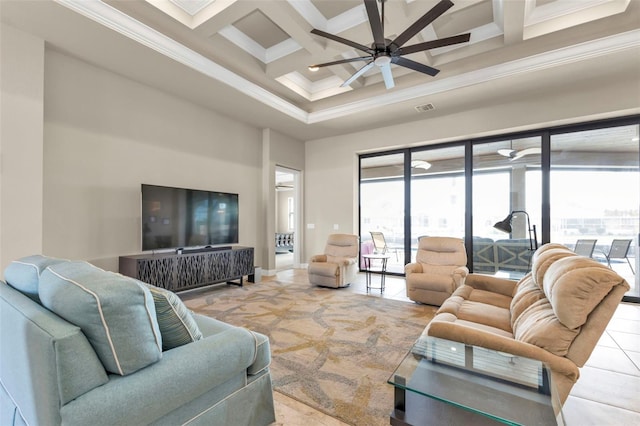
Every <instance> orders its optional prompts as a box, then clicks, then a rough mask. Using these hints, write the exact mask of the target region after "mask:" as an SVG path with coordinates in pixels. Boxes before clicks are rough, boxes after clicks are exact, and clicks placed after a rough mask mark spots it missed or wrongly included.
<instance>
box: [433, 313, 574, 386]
mask: <svg viewBox="0 0 640 426" xmlns="http://www.w3.org/2000/svg"><path fill="white" fill-rule="evenodd" d="M454 321H455V315H453V314H450V313H441V314H438V315H436V316H435V318H434V319H433V320H431V322H430V323H429V325H428V326H427V328H426V329H425V330H424V332H423V333H422V334H423V335H428V336H433V337H440V338H442V339H447V340H453V341H456V342H461V343H464V344H465V345H471V346H479V347H482V348H487V349H492V350H495V351H500V352H506V353H508V354H512V355H516V356H522V357H525V358H532V359H537V360H539V361H542V362H544V363H546V364H547V365H548V366H549V368H550V369H551V370H553V371H555V372H557V373H560V374H562V375H563V376H566V377H567V378H568V379H570V380H571V381H572V382H575V381H576V380H578V377H579V376H580V371H579V369H578V367H577V366H576V365H575V364H574V363H573V362H572V361H571V360H569V359H567V358H565V357H561V356H557V355H554V354H552V353H551V352H549V351H547V350H544V349H542V348H540V347H538V346H535V345H532V344H530V343H525V342H521V341H519V340H515V339H514V338H511V337H506V336H501V335H499V334H495V333H491V332H488V331H484V330H481V329H478V328H474V327H469V326H466V325H463V324H457V323H455V322H454Z"/></svg>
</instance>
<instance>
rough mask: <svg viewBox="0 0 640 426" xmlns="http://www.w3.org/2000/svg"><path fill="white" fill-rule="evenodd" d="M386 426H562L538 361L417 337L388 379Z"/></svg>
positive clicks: (548, 373)
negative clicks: (390, 398) (390, 404)
mask: <svg viewBox="0 0 640 426" xmlns="http://www.w3.org/2000/svg"><path fill="white" fill-rule="evenodd" d="M388 383H389V384H392V385H393V386H394V388H395V398H394V410H393V412H392V413H391V419H390V423H391V424H392V425H416V426H417V425H430V424H433V425H449V424H450V425H458V424H473V425H495V424H510V425H555V424H558V425H564V420H563V417H562V412H561V408H562V405H561V404H560V401H559V400H558V397H557V394H556V392H555V390H554V386H553V383H552V382H551V371H550V370H548V368H547V367H546V365H545V364H544V363H542V362H541V361H538V360H534V359H529V358H524V357H520V356H514V355H510V354H507V353H503V352H497V351H493V350H489V349H485V348H481V347H477V346H468V345H465V344H463V343H460V342H454V341H449V340H445V339H440V338H435V337H430V336H422V337H420V338H419V339H418V340H417V341H416V343H415V344H414V345H413V347H412V348H411V351H410V352H409V353H408V354H407V356H406V357H405V358H404V360H403V361H402V362H401V363H400V365H399V366H398V368H397V369H396V371H395V372H394V373H393V374H392V375H391V377H390V378H389V380H388Z"/></svg>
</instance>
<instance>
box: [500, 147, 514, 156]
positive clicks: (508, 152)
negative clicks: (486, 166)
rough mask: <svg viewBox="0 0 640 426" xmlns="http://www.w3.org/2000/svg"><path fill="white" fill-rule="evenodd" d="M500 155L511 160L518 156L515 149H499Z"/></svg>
mask: <svg viewBox="0 0 640 426" xmlns="http://www.w3.org/2000/svg"><path fill="white" fill-rule="evenodd" d="M498 154H500V155H502V156H504V157H508V158H511V157H513V156H514V155H516V150H515V149H510V148H504V149H499V150H498Z"/></svg>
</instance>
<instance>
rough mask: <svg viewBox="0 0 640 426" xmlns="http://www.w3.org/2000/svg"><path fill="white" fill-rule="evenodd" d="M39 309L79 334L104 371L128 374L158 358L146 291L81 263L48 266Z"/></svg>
mask: <svg viewBox="0 0 640 426" xmlns="http://www.w3.org/2000/svg"><path fill="white" fill-rule="evenodd" d="M39 294H40V300H41V301H42V304H43V306H45V307H46V308H47V309H49V310H51V311H53V312H54V313H56V314H57V315H58V316H60V317H62V318H64V319H65V320H67V321H69V322H70V323H72V324H75V325H77V326H78V327H80V328H81V329H82V332H83V333H84V334H85V336H87V339H88V340H89V343H90V344H91V346H92V347H93V350H95V351H96V354H97V355H98V358H100V361H101V362H102V364H103V365H104V368H105V370H107V371H109V372H111V373H114V374H119V375H122V376H124V375H127V374H130V373H133V372H135V371H137V370H139V369H141V368H143V367H146V366H148V365H150V364H152V363H154V362H156V361H159V360H160V358H161V357H162V337H161V335H160V330H159V328H158V323H157V320H156V310H155V305H154V302H153V297H152V295H151V292H150V291H149V289H148V288H147V287H146V286H145V285H143V284H142V283H140V282H139V281H137V280H134V279H132V278H128V277H125V276H123V275H120V274H116V273H113V272H107V271H103V270H102V269H99V268H97V267H95V266H93V265H91V264H89V263H87V262H66V263H59V264H56V265H51V266H49V267H48V268H47V269H46V270H45V271H44V272H43V273H42V275H41V276H40V288H39Z"/></svg>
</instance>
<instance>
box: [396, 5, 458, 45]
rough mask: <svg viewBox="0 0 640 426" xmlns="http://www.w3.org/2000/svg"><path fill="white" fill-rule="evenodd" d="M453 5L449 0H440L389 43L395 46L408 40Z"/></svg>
mask: <svg viewBox="0 0 640 426" xmlns="http://www.w3.org/2000/svg"><path fill="white" fill-rule="evenodd" d="M451 7H453V3H452V2H451V0H442V1H441V2H440V3H438V4H436V5H435V6H434V7H433V8H431V10H430V11H428V12H427V13H425V14H424V15H422V17H421V18H420V19H418V20H417V21H416V22H414V23H413V25H411V26H410V27H409V28H407V29H406V30H404V32H403V33H402V34H400V35H399V36H398V37H396V39H395V40H393V41H392V42H391V44H395V45H396V46H400V47H401V46H402V45H403V44H405V43H406V42H408V41H409V40H410V39H411V38H412V37H413V36H415V35H416V34H418V33H419V32H420V31H422V29H423V28H424V27H426V26H427V25H429V24H430V23H432V22H433V21H435V20H436V18H438V17H439V16H440V15H442V14H443V13H445V12H446V11H447V10H449V9H450V8H451Z"/></svg>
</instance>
